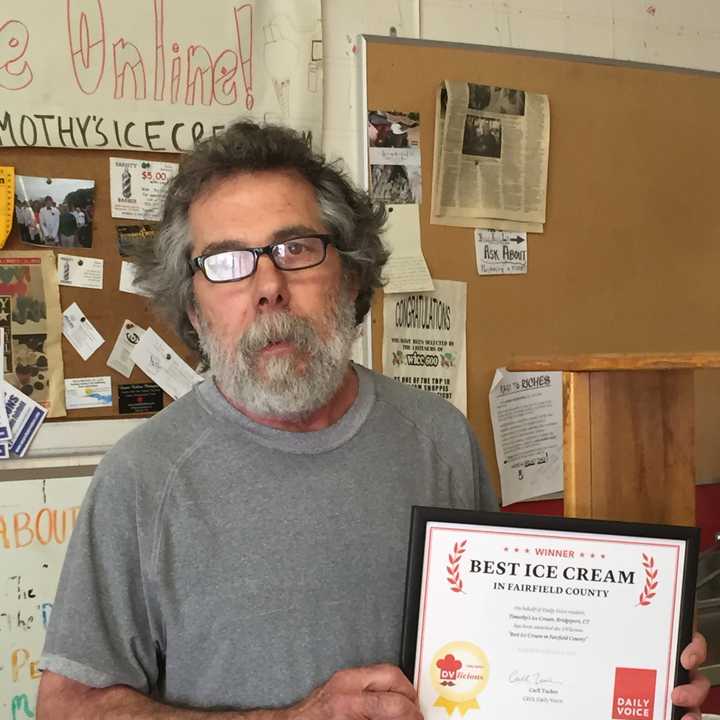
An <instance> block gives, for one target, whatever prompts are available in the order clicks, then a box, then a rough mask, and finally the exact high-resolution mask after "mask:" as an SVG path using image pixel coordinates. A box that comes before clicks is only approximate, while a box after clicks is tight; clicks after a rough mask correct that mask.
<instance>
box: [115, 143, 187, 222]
mask: <svg viewBox="0 0 720 720" xmlns="http://www.w3.org/2000/svg"><path fill="white" fill-rule="evenodd" d="M177 171H178V164H177V163H172V162H154V161H150V160H134V159H130V158H116V157H111V158H110V206H111V209H112V216H113V217H114V218H133V219H135V220H155V221H159V220H162V211H163V205H164V203H165V195H167V188H168V185H169V183H170V181H171V180H172V179H173V178H174V177H175V175H177Z"/></svg>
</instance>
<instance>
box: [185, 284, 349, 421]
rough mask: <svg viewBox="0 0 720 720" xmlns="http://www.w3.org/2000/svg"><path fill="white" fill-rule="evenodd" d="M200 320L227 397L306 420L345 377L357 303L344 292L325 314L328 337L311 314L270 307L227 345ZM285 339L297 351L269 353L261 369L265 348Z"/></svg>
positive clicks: (263, 412)
mask: <svg viewBox="0 0 720 720" xmlns="http://www.w3.org/2000/svg"><path fill="white" fill-rule="evenodd" d="M198 320H199V322H198V337H199V340H200V347H201V349H202V351H203V353H204V354H205V356H206V357H207V360H208V364H209V367H210V372H211V373H212V375H213V377H214V378H215V382H216V383H217V385H218V387H219V388H220V390H221V391H222V393H223V394H224V395H225V397H226V398H227V399H228V400H230V402H232V403H233V404H235V405H237V406H239V407H241V408H244V409H247V410H248V411H250V412H252V413H253V414H256V415H259V416H261V417H270V418H278V419H283V420H302V419H303V418H306V417H308V416H309V415H311V414H312V413H313V412H315V411H316V410H318V409H319V408H321V407H323V405H325V404H327V403H328V402H329V401H330V399H331V398H332V397H333V395H335V393H336V392H337V391H338V390H339V388H340V386H341V384H342V382H343V379H344V377H345V373H346V372H347V370H348V364H349V362H350V357H351V355H352V346H353V343H354V341H355V338H356V337H357V327H356V325H355V304H354V302H353V301H352V300H351V299H349V298H348V297H346V296H345V293H343V292H342V291H341V292H340V296H339V297H337V298H335V299H334V300H332V299H331V301H330V304H329V308H328V311H327V313H326V314H325V316H324V317H322V318H321V324H320V327H321V328H322V331H323V332H322V335H325V337H326V338H327V339H324V338H323V337H322V336H321V334H320V333H319V332H318V330H317V329H316V324H315V323H313V322H311V321H310V320H308V319H307V318H302V317H297V316H295V315H292V314H291V313H289V312H269V313H263V314H261V315H259V316H258V318H257V319H256V320H255V322H254V323H253V324H252V325H251V326H250V327H249V328H248V329H247V330H246V331H245V333H244V334H243V336H242V337H241V338H240V339H239V340H238V341H237V343H236V344H235V347H231V348H229V349H228V348H226V347H224V346H223V344H222V343H221V342H220V340H219V338H217V337H216V336H215V334H214V332H213V330H212V328H211V327H209V325H208V324H207V323H206V322H205V319H204V318H203V317H202V316H199V317H198ZM282 341H287V342H290V343H292V344H293V345H295V348H296V351H295V352H293V353H291V354H289V355H283V356H279V357H271V358H268V359H267V360H265V361H264V363H263V366H262V368H260V367H259V365H258V360H259V358H260V352H261V351H262V349H263V348H264V347H266V346H267V345H268V344H269V343H271V342H282ZM298 354H300V356H301V362H302V367H299V366H298V362H299V361H298Z"/></svg>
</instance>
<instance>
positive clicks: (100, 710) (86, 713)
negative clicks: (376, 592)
mask: <svg viewBox="0 0 720 720" xmlns="http://www.w3.org/2000/svg"><path fill="white" fill-rule="evenodd" d="M358 717H362V718H367V719H368V720H422V715H421V714H420V710H419V709H418V704H417V695H416V693H415V689H414V688H413V686H412V685H411V684H410V682H409V681H408V679H407V678H406V677H405V676H404V675H403V674H402V672H401V671H400V670H399V668H397V667H395V666H393V665H372V666H369V667H362V668H353V669H351V670H340V671H339V672H336V673H335V674H334V675H333V676H332V677H331V678H330V679H329V680H328V681H327V682H326V683H325V684H324V685H321V686H320V687H319V688H317V689H316V690H314V691H313V692H312V693H310V695H308V696H307V697H306V698H305V699H304V700H301V701H300V702H299V703H297V704H296V705H293V706H291V707H289V708H284V709H279V710H248V711H224V712H214V711H209V710H208V711H203V710H184V709H180V708H174V707H171V706H169V705H163V704H162V703H158V702H155V701H154V700H151V699H150V698H148V697H146V696H145V695H143V694H142V693H139V692H137V691H136V690H133V689H132V688H129V687H126V686H124V685H113V686H112V687H108V688H93V687H88V686H87V685H83V684H82V683H79V682H76V681H75V680H70V679H69V678H66V677H64V676H62V675H58V674H56V673H53V672H50V671H48V670H46V671H45V672H43V676H42V679H41V680H40V690H39V692H38V704H37V720H70V719H72V720H97V718H103V720H130V719H131V718H132V720H342V719H345V718H358Z"/></svg>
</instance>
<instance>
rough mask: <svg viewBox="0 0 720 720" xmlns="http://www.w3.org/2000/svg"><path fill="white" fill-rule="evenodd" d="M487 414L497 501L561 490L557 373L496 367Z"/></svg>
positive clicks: (561, 454) (524, 497)
mask: <svg viewBox="0 0 720 720" xmlns="http://www.w3.org/2000/svg"><path fill="white" fill-rule="evenodd" d="M490 418H491V420H492V427H493V434H494V436H495V456H496V457H497V463H498V467H499V468H500V485H501V487H502V504H503V505H510V504H511V503H514V502H519V501H521V500H531V499H536V498H539V497H543V496H545V495H549V494H551V493H556V492H560V491H562V489H563V414H562V373H561V372H508V371H507V370H505V368H500V369H498V370H496V371H495V377H494V379H493V382H492V386H491V388H490Z"/></svg>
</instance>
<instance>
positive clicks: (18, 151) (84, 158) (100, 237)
mask: <svg viewBox="0 0 720 720" xmlns="http://www.w3.org/2000/svg"><path fill="white" fill-rule="evenodd" d="M111 156H113V157H128V158H142V159H147V160H154V161H170V162H178V159H179V157H180V156H179V155H177V154H169V153H149V152H134V153H133V152H126V151H124V150H112V151H103V150H76V149H67V150H58V149H50V148H12V147H3V148H2V150H1V151H0V163H2V164H3V165H9V166H11V167H14V168H15V174H16V175H31V176H39V177H50V178H73V179H82V180H94V181H95V217H94V220H93V242H92V247H91V248H67V249H63V248H57V249H51V248H42V247H37V246H34V245H29V244H27V243H23V242H21V241H20V234H19V230H18V227H17V223H15V224H14V226H13V228H12V231H11V234H10V236H9V237H8V240H7V242H6V243H5V246H4V247H3V248H2V249H3V250H4V251H6V250H25V251H27V250H37V251H38V252H43V253H44V252H49V253H54V254H56V255H57V253H58V252H61V253H65V254H69V255H78V256H86V257H93V258H102V259H103V260H104V267H103V289H102V290H91V289H86V288H74V287H65V286H62V285H61V286H60V306H61V308H62V309H63V310H65V308H67V307H68V306H69V305H71V304H72V303H73V302H77V304H78V305H79V306H80V308H81V309H82V311H83V312H84V313H85V315H86V316H87V318H88V319H89V320H90V322H91V323H92V324H93V325H94V326H95V328H96V329H97V330H98V332H99V333H100V334H101V335H102V336H103V337H104V338H105V342H104V344H103V345H102V346H101V347H100V348H99V349H98V350H97V351H96V352H95V353H93V355H91V356H90V358H88V360H87V361H84V360H83V359H82V358H81V357H80V355H79V354H78V353H77V352H76V351H75V349H74V348H73V347H72V346H71V345H70V344H69V343H68V342H67V340H65V338H63V339H62V354H63V364H64V374H65V378H74V377H94V376H98V375H109V376H110V377H111V379H112V392H113V407H112V408H109V407H107V408H86V409H80V410H68V413H67V417H65V418H56V419H53V420H47V422H57V421H59V422H62V421H63V420H82V419H87V418H93V419H97V418H120V417H122V418H131V417H138V416H137V415H120V414H119V412H118V403H117V386H118V385H119V384H129V383H146V382H150V379H149V378H148V377H147V376H146V375H145V374H144V373H143V372H142V371H141V370H139V369H138V368H137V367H135V368H134V370H133V373H132V375H131V376H130V377H129V378H126V377H125V376H123V375H121V374H120V373H117V372H116V371H115V370H113V369H112V368H109V367H108V366H107V365H106V362H107V359H108V356H109V355H110V352H111V351H112V348H113V345H114V344H115V339H116V338H117V335H118V333H119V332H120V328H121V326H122V323H123V320H125V319H126V318H128V319H130V320H132V321H133V322H135V323H137V324H138V325H140V326H142V327H144V328H146V327H148V326H152V328H153V329H154V330H155V331H156V332H157V333H158V334H159V335H160V336H161V337H162V338H163V339H164V340H165V341H166V342H167V343H169V344H170V345H171V346H172V347H173V349H174V350H175V351H176V352H178V354H179V355H180V356H181V357H182V358H183V359H184V360H185V361H186V362H188V363H190V364H191V365H192V366H193V367H194V365H195V364H196V362H197V358H196V357H195V356H194V355H193V353H191V352H190V351H189V350H188V349H187V348H186V347H185V346H184V345H183V343H182V341H181V340H180V339H179V338H178V337H177V335H176V334H175V333H174V331H172V330H171V329H170V328H169V326H167V325H166V324H165V323H164V322H163V321H162V320H161V319H160V318H159V317H158V316H157V315H156V314H154V313H153V311H152V310H151V308H150V305H149V302H148V300H147V298H145V297H143V296H141V295H135V294H132V293H125V292H120V291H119V289H118V287H119V282H120V263H121V260H123V259H125V260H128V259H129V258H122V257H121V256H120V253H119V252H118V245H117V233H116V227H117V226H118V225H137V224H142V222H141V221H136V220H122V219H115V218H112V217H111V216H110V162H109V158H110V157H111ZM163 401H164V403H165V404H166V405H167V404H168V403H169V402H171V398H170V397H169V396H168V395H167V394H165V395H164V400H163Z"/></svg>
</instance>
